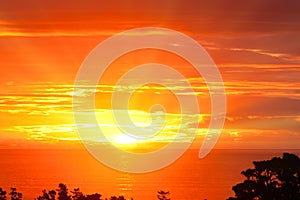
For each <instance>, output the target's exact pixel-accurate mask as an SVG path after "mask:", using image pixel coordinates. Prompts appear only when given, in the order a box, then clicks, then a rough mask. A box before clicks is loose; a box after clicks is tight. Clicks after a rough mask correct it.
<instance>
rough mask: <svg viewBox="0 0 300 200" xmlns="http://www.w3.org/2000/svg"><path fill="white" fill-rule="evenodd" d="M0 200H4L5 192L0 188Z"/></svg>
mask: <svg viewBox="0 0 300 200" xmlns="http://www.w3.org/2000/svg"><path fill="white" fill-rule="evenodd" d="M0 200H6V191H5V190H3V189H2V188H0Z"/></svg>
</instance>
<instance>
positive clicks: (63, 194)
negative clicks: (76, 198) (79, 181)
mask: <svg viewBox="0 0 300 200" xmlns="http://www.w3.org/2000/svg"><path fill="white" fill-rule="evenodd" d="M57 194H58V200H71V196H70V195H69V194H68V189H67V186H66V185H65V184H63V183H60V184H59V185H58V189H57Z"/></svg>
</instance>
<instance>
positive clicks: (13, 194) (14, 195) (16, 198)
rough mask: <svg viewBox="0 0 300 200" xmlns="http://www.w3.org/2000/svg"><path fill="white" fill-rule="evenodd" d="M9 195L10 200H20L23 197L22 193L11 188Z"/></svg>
mask: <svg viewBox="0 0 300 200" xmlns="http://www.w3.org/2000/svg"><path fill="white" fill-rule="evenodd" d="M9 195H10V199H11V200H22V197H23V195H22V193H20V192H17V189H16V188H13V187H12V188H10V193H9Z"/></svg>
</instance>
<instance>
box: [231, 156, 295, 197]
mask: <svg viewBox="0 0 300 200" xmlns="http://www.w3.org/2000/svg"><path fill="white" fill-rule="evenodd" d="M253 164H254V168H253V169H247V170H246V171H242V172H241V174H243V175H244V176H245V177H246V180H245V181H244V182H243V183H239V184H237V185H235V186H233V187H232V190H233V191H234V193H235V197H230V198H229V199H228V200H259V199H262V200H265V199H266V200H269V199H270V200H296V199H300V159H299V157H298V156H296V155H294V154H289V153H284V154H283V157H282V158H280V157H274V158H272V159H271V160H265V161H256V162H253Z"/></svg>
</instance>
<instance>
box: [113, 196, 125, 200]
mask: <svg viewBox="0 0 300 200" xmlns="http://www.w3.org/2000/svg"><path fill="white" fill-rule="evenodd" d="M109 200H126V199H125V197H124V196H119V197H116V196H111V197H110V198H109Z"/></svg>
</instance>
